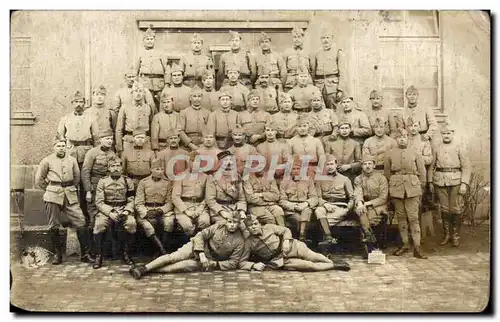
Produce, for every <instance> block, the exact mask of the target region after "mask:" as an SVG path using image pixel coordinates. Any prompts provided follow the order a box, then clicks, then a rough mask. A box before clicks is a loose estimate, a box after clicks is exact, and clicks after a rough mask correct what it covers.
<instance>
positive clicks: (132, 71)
mask: <svg viewBox="0 0 500 322" xmlns="http://www.w3.org/2000/svg"><path fill="white" fill-rule="evenodd" d="M128 75H137V69H136V68H134V66H129V67H128V68H127V70H126V71H125V76H128Z"/></svg>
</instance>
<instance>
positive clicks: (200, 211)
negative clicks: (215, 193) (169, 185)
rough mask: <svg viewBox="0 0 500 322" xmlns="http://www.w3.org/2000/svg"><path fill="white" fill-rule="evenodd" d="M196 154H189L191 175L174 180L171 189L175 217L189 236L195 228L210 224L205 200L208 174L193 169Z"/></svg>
mask: <svg viewBox="0 0 500 322" xmlns="http://www.w3.org/2000/svg"><path fill="white" fill-rule="evenodd" d="M197 155H198V154H197V153H196V152H194V151H193V152H191V153H190V154H189V162H188V169H187V170H188V171H187V172H188V173H190V174H191V175H188V177H187V178H185V179H184V180H175V181H174V183H173V190H172V202H173V204H174V206H175V209H174V212H175V219H176V220H177V223H178V224H179V225H180V226H181V227H182V230H183V231H184V233H186V235H188V236H189V237H191V236H193V235H194V234H195V231H196V230H202V229H205V228H207V227H208V226H210V215H209V214H208V209H207V204H206V202H205V188H206V185H207V177H208V175H207V174H206V173H204V172H199V171H198V170H197V169H193V164H194V162H195V157H196V156H197Z"/></svg>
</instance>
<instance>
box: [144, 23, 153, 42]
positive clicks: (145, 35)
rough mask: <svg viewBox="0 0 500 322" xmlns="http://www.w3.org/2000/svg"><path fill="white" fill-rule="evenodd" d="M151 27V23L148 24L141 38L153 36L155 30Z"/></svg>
mask: <svg viewBox="0 0 500 322" xmlns="http://www.w3.org/2000/svg"><path fill="white" fill-rule="evenodd" d="M151 27H153V25H149V27H148V29H147V30H146V31H145V32H144V35H143V36H142V38H143V39H144V38H147V37H154V36H155V31H154V30H153V29H151Z"/></svg>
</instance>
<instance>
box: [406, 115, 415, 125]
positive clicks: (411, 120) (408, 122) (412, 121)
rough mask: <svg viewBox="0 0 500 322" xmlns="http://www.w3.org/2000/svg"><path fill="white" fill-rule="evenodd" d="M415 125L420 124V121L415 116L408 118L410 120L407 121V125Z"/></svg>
mask: <svg viewBox="0 0 500 322" xmlns="http://www.w3.org/2000/svg"><path fill="white" fill-rule="evenodd" d="M415 123H418V121H417V120H416V119H415V118H414V117H413V116H408V118H407V119H406V125H407V126H410V125H413V124H415Z"/></svg>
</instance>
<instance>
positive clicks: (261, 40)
mask: <svg viewBox="0 0 500 322" xmlns="http://www.w3.org/2000/svg"><path fill="white" fill-rule="evenodd" d="M266 39H269V41H271V37H269V36H268V34H266V33H265V32H261V33H260V37H259V44H260V43H261V42H263V41H264V40H266Z"/></svg>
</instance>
